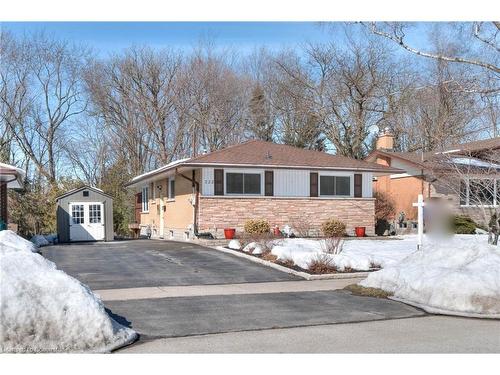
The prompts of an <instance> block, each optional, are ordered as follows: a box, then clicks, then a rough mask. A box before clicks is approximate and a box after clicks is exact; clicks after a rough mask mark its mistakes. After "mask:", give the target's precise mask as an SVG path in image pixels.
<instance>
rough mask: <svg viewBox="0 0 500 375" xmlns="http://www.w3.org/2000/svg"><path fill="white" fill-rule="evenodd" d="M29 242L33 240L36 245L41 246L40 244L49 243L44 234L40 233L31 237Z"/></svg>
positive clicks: (46, 244) (45, 244)
mask: <svg viewBox="0 0 500 375" xmlns="http://www.w3.org/2000/svg"><path fill="white" fill-rule="evenodd" d="M31 242H33V243H34V244H35V246H36V247H42V246H48V245H50V242H49V241H47V239H46V238H45V237H44V236H42V235H40V234H37V235H35V236H33V237H31Z"/></svg>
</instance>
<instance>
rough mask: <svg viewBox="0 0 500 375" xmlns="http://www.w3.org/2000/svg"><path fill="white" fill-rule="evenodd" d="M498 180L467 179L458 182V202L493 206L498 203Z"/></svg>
mask: <svg viewBox="0 0 500 375" xmlns="http://www.w3.org/2000/svg"><path fill="white" fill-rule="evenodd" d="M499 181H500V180H494V179H488V178H482V179H479V178H478V179H468V180H465V181H462V182H461V183H460V204H461V205H463V206H468V205H471V206H482V205H484V206H493V205H497V204H499V203H500V202H499V199H498V197H499V190H500V182H499Z"/></svg>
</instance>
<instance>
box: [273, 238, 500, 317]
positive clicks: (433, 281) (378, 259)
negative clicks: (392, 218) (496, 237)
mask: <svg viewBox="0 0 500 375" xmlns="http://www.w3.org/2000/svg"><path fill="white" fill-rule="evenodd" d="M399 238H400V239H399V240H369V239H368V240H348V241H345V243H344V250H343V252H342V253H340V254H338V255H329V254H328V255H322V256H324V257H326V258H327V259H328V260H329V261H330V263H331V264H332V265H334V266H335V267H336V268H337V269H339V270H345V269H346V268H351V269H353V270H356V271H363V270H369V269H370V268H372V267H373V266H380V267H382V269H381V270H380V271H376V272H372V273H371V274H370V275H368V277H367V278H366V279H365V280H363V281H362V282H361V283H360V285H362V286H365V287H372V288H379V289H383V290H385V291H387V292H389V293H391V294H393V297H392V298H394V299H397V300H400V301H403V302H405V303H408V304H411V305H414V306H418V307H421V308H423V309H424V310H426V311H428V312H431V313H442V314H452V315H463V316H477V317H490V318H500V247H498V246H492V245H488V239H487V236H486V235H455V236H453V237H446V238H445V237H442V238H439V239H437V238H432V237H428V236H425V237H424V246H423V250H422V251H416V245H417V237H416V236H401V237H399ZM272 253H273V254H274V255H276V256H277V257H278V259H280V260H289V259H291V260H292V261H293V262H294V263H295V265H297V266H299V267H301V268H304V269H307V267H308V265H309V263H310V262H311V261H313V260H314V259H317V258H318V256H320V255H321V254H322V253H323V249H322V245H321V240H313V239H286V240H283V241H282V242H281V243H279V244H277V245H276V246H274V247H273V249H272Z"/></svg>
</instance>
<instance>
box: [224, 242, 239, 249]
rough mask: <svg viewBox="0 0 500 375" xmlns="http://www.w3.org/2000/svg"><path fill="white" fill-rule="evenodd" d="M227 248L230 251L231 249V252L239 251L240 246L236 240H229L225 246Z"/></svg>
mask: <svg viewBox="0 0 500 375" xmlns="http://www.w3.org/2000/svg"><path fill="white" fill-rule="evenodd" d="M227 247H229V248H230V249H233V250H240V249H241V244H240V241H238V240H231V241H229V244H228V245H227Z"/></svg>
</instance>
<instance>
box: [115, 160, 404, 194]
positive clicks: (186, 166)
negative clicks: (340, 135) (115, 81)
mask: <svg viewBox="0 0 500 375" xmlns="http://www.w3.org/2000/svg"><path fill="white" fill-rule="evenodd" d="M214 167H215V168H217V167H220V168H260V169H263V168H272V169H307V170H325V171H350V172H372V173H373V174H374V175H375V176H383V175H388V174H397V173H404V172H405V171H404V170H402V169H399V168H393V167H381V168H369V167H367V168H355V167H335V166H332V167H324V166H307V165H283V164H274V165H273V164H235V163H196V162H192V163H191V162H189V159H186V160H183V161H179V162H173V163H171V165H169V164H167V165H166V166H163V167H161V168H158V169H155V170H153V171H150V172H147V173H144V174H142V175H139V176H136V177H134V178H133V179H132V180H130V181H129V182H128V183H127V184H125V186H126V187H128V188H138V187H141V186H144V185H146V184H148V183H151V182H154V181H157V180H158V179H161V178H167V177H171V176H175V175H176V174H180V173H183V172H186V171H189V170H192V169H196V168H214Z"/></svg>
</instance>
